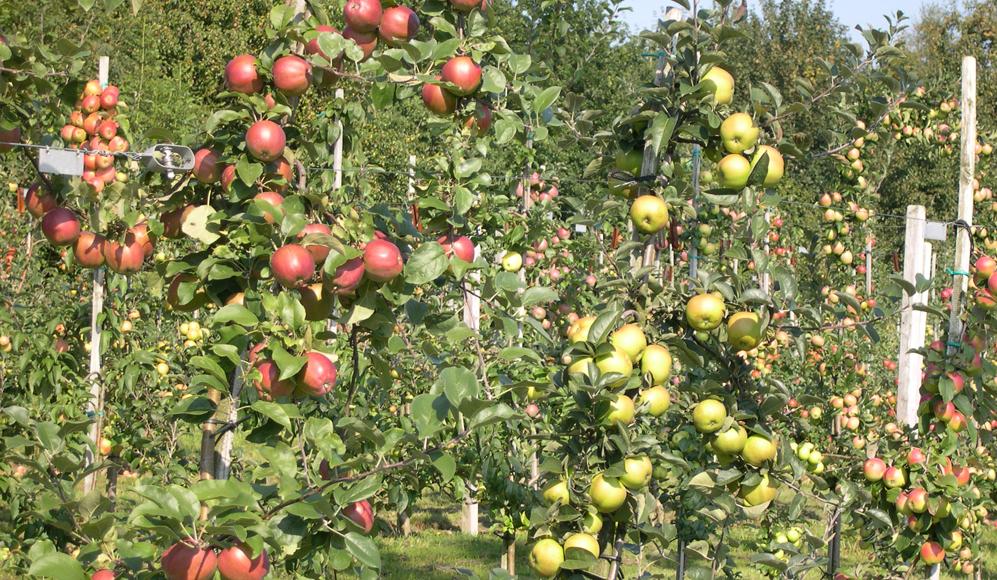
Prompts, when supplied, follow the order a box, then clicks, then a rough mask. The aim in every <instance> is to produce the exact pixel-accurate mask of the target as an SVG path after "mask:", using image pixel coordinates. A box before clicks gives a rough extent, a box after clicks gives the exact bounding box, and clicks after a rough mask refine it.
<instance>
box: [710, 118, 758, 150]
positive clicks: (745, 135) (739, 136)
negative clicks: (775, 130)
mask: <svg viewBox="0 0 997 580" xmlns="http://www.w3.org/2000/svg"><path fill="white" fill-rule="evenodd" d="M759 132H760V131H759V129H758V127H755V121H754V120H753V119H752V118H751V115H749V114H747V113H734V114H733V115H731V116H730V117H727V118H726V119H724V122H723V123H721V124H720V139H722V140H723V143H724V149H726V150H727V152H728V153H743V152H745V151H747V150H748V149H751V148H752V147H754V146H755V143H757V142H758V134H759Z"/></svg>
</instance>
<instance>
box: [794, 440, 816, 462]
mask: <svg viewBox="0 0 997 580" xmlns="http://www.w3.org/2000/svg"><path fill="white" fill-rule="evenodd" d="M813 450H814V444H813V443H809V442H808V443H804V444H803V445H800V446H799V447H798V448H797V449H796V456H797V457H799V458H800V461H808V460H809V459H810V454H811V453H813Z"/></svg>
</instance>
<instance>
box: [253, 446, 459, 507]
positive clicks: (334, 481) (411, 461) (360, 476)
mask: <svg viewBox="0 0 997 580" xmlns="http://www.w3.org/2000/svg"><path fill="white" fill-rule="evenodd" d="M470 434H471V431H470V430H469V429H465V430H463V431H461V432H460V433H458V434H457V435H455V436H454V437H453V438H451V439H450V440H449V441H447V442H445V443H443V444H442V445H438V446H437V447H435V448H433V449H428V450H426V451H424V452H423V453H424V455H432V454H433V453H437V452H440V451H443V450H446V449H449V448H450V447H453V446H454V445H456V444H457V443H460V442H461V441H462V440H463V439H464V438H466V437H467V436H468V435H470ZM422 459H423V458H422V457H421V456H420V457H413V458H411V459H406V460H404V461H396V462H394V463H386V464H384V465H379V466H377V467H375V468H373V469H369V470H367V471H365V472H363V473H358V474H356V475H348V476H344V477H336V478H333V479H330V480H328V481H326V482H325V483H323V484H322V485H320V486H318V487H313V488H311V489H309V490H308V491H306V492H305V493H303V494H301V495H300V496H298V497H296V498H294V499H288V500H284V501H282V502H280V503H279V504H277V505H275V506H273V507H272V508H270V509H269V510H267V511H266V513H264V514H263V519H264V520H268V519H270V518H272V517H273V516H274V515H276V514H277V513H278V512H279V511H280V510H282V509H284V508H286V507H288V506H291V505H294V504H296V503H300V502H303V501H305V500H306V499H308V498H310V497H313V496H315V495H317V494H321V493H322V492H324V491H325V490H327V489H329V488H330V487H332V486H333V485H336V484H337V483H349V482H351V481H359V480H361V479H365V478H367V477H370V476H372V475H377V474H378V473H384V472H385V471H392V470H395V469H402V468H405V467H408V466H410V465H412V464H414V463H416V462H418V461H420V460H422Z"/></svg>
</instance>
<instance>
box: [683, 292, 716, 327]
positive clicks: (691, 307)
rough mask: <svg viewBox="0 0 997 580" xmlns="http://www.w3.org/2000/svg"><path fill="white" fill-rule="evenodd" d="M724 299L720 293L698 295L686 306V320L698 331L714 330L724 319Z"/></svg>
mask: <svg viewBox="0 0 997 580" xmlns="http://www.w3.org/2000/svg"><path fill="white" fill-rule="evenodd" d="M724 312H725V310H724V299H723V297H721V296H720V294H719V293H715V292H714V293H709V294H698V295H696V296H693V297H692V298H690V299H689V302H688V303H686V305H685V319H686V322H688V323H689V326H691V327H693V328H694V329H696V330H713V329H714V328H716V327H718V326H720V323H721V322H723V319H724Z"/></svg>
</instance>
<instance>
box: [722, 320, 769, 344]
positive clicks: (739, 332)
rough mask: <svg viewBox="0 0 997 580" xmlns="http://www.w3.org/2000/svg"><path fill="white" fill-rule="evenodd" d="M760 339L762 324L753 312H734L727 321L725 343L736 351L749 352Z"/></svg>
mask: <svg viewBox="0 0 997 580" xmlns="http://www.w3.org/2000/svg"><path fill="white" fill-rule="evenodd" d="M761 338H762V323H761V320H760V319H759V318H758V315H757V314H755V313H754V312H735V313H734V314H731V315H730V318H728V319H727V342H728V343H730V345H731V346H732V347H734V348H735V349H737V350H751V349H753V348H755V347H756V346H758V343H759V342H760V341H761Z"/></svg>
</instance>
